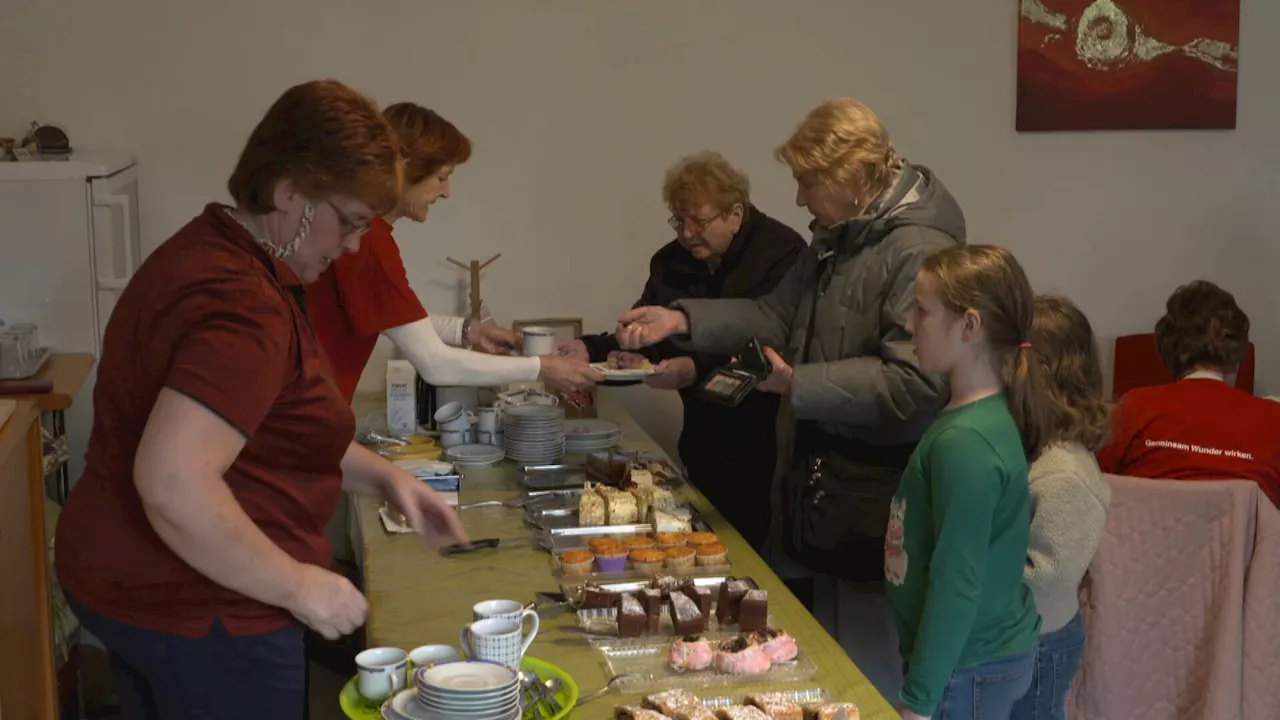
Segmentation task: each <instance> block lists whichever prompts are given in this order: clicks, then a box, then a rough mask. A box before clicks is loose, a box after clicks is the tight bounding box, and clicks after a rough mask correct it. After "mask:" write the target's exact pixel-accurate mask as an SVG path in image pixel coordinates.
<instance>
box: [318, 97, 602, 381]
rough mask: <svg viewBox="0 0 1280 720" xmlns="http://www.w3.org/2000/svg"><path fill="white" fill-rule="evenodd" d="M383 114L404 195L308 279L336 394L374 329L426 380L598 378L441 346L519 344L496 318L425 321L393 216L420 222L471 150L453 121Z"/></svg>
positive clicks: (410, 108) (564, 362) (577, 368)
mask: <svg viewBox="0 0 1280 720" xmlns="http://www.w3.org/2000/svg"><path fill="white" fill-rule="evenodd" d="M383 114H384V115H385V117H386V118H387V121H388V122H390V123H391V126H392V127H393V128H394V129H395V131H396V134H397V135H398V136H399V138H400V144H401V147H402V148H403V150H402V152H403V153H404V156H405V165H404V167H405V184H404V192H403V194H402V195H401V196H400V199H399V201H398V202H397V203H396V206H395V207H394V208H393V209H392V210H391V211H390V212H387V213H385V214H384V215H383V216H382V217H375V218H373V220H372V221H371V223H370V227H369V229H368V232H366V233H365V234H364V237H363V238H361V242H360V249H359V251H358V252H355V253H352V254H350V255H347V256H344V257H340V258H337V259H335V260H334V262H333V264H332V265H331V266H330V267H329V268H328V269H327V270H325V271H324V272H323V273H322V274H321V275H320V279H319V280H318V281H317V282H314V283H312V284H310V285H308V286H307V306H308V308H309V310H310V312H311V317H312V318H313V319H314V321H315V326H316V335H317V336H318V337H319V339H320V344H321V345H322V346H323V347H324V349H325V352H327V353H328V354H329V358H330V359H331V360H332V361H333V364H334V373H335V375H336V377H337V380H338V388H339V389H340V390H341V391H342V394H343V395H344V396H345V397H346V398H347V399H348V400H350V399H351V397H352V396H353V395H354V394H355V391H356V386H357V385H358V384H359V382H360V375H361V373H363V372H364V367H365V365H366V364H368V362H369V357H370V355H372V354H373V347H374V345H375V344H376V343H377V341H378V336H379V335H380V334H385V335H386V336H387V337H388V338H390V339H391V341H392V342H393V343H395V345H396V347H397V348H398V349H399V350H400V352H401V353H402V354H403V355H404V357H405V358H406V359H408V360H409V362H410V363H412V364H413V366H414V368H415V369H417V371H418V374H419V375H421V376H422V378H423V379H424V380H426V381H427V382H429V383H431V384H433V385H502V384H504V383H510V382H525V381H533V380H545V381H547V382H548V383H550V384H551V385H554V386H556V387H558V388H561V389H570V390H580V389H583V388H586V387H590V386H592V385H594V384H596V383H597V382H600V381H601V380H603V379H604V376H603V375H601V374H600V373H599V372H597V371H595V370H593V369H591V367H590V366H589V365H588V364H587V363H586V362H585V361H583V360H581V359H576V358H570V357H561V356H546V357H509V356H506V355H505V354H504V355H483V354H480V353H474V352H468V351H466V350H461V349H457V348H455V347H448V346H449V345H454V346H462V345H471V346H474V347H477V348H479V349H482V350H485V351H487V352H491V353H507V352H510V351H511V350H515V349H517V348H518V347H519V341H518V340H517V338H516V335H515V333H513V332H511V331H510V330H508V329H506V328H502V327H499V326H497V325H492V324H488V323H485V324H477V325H476V326H475V327H472V325H471V322H470V319H469V318H467V319H464V318H460V317H447V316H440V315H433V316H431V317H430V318H428V316H427V311H426V309H425V308H424V307H423V306H422V303H421V302H420V301H419V300H418V296H417V295H416V294H415V293H414V292H413V289H412V288H411V287H409V277H408V274H407V273H406V272H405V268H404V261H403V260H401V258H400V248H399V247H397V246H396V241H395V239H394V238H393V237H392V236H391V224H392V223H394V222H395V221H396V220H398V219H399V218H409V219H410V220H413V221H414V222H422V221H424V220H426V219H427V212H428V210H429V208H430V207H431V205H432V203H434V202H435V201H436V200H438V199H440V198H442V197H446V198H447V197H449V176H450V175H452V174H453V169H454V168H455V167H457V166H458V165H460V164H462V163H464V162H466V161H467V160H468V159H469V158H470V157H471V141H470V140H468V139H467V137H466V136H465V135H463V134H462V133H461V132H460V131H459V130H458V128H456V127H454V125H453V123H451V122H449V121H448V120H445V119H444V118H442V117H440V115H438V114H436V113H435V112H433V111H431V110H428V109H427V108H424V107H421V106H419V105H414V104H413V103H397V104H395V105H391V106H390V107H388V108H387V109H386V110H384V111H383ZM446 343H447V344H446Z"/></svg>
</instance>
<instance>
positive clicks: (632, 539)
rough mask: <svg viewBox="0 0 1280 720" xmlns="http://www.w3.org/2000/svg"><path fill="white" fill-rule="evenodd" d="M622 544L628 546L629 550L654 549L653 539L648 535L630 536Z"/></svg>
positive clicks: (623, 539)
mask: <svg viewBox="0 0 1280 720" xmlns="http://www.w3.org/2000/svg"><path fill="white" fill-rule="evenodd" d="M622 544H623V545H626V546H627V549H628V550H640V549H642V548H651V547H653V538H651V537H649V536H648V535H628V536H626V537H624V538H622Z"/></svg>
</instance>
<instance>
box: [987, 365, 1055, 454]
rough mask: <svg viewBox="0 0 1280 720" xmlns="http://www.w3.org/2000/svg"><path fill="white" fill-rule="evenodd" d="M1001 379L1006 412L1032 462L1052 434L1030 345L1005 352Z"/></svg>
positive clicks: (1046, 397)
mask: <svg viewBox="0 0 1280 720" xmlns="http://www.w3.org/2000/svg"><path fill="white" fill-rule="evenodd" d="M1003 354H1004V362H1003V367H1002V368H1001V373H1000V379H1001V380H1002V381H1004V388H1005V397H1007V398H1008V399H1009V412H1010V413H1011V414H1012V415H1013V421H1014V423H1016V424H1017V426H1018V432H1019V434H1021V435H1022V449H1023V450H1024V451H1025V452H1026V454H1027V458H1028V459H1034V458H1035V457H1036V456H1038V455H1039V454H1040V451H1041V450H1043V449H1044V446H1045V445H1046V444H1048V442H1049V438H1050V437H1051V436H1052V434H1053V416H1052V413H1051V412H1050V409H1051V404H1050V403H1051V398H1050V397H1049V392H1048V387H1047V385H1046V379H1045V377H1044V369H1043V368H1041V367H1040V363H1038V362H1036V361H1035V359H1034V358H1033V357H1032V355H1031V349H1030V344H1029V343H1022V344H1021V345H1017V346H1015V347H1013V348H1012V349H1011V350H1006V351H1004V353H1003Z"/></svg>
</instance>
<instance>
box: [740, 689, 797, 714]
mask: <svg viewBox="0 0 1280 720" xmlns="http://www.w3.org/2000/svg"><path fill="white" fill-rule="evenodd" d="M746 700H747V704H748V705H754V706H755V707H758V708H760V709H761V710H763V711H764V713H765V714H766V715H768V716H769V717H771V718H773V720H804V710H803V709H802V708H801V707H800V706H799V705H798V704H796V703H795V701H793V700H791V699H789V698H788V697H787V696H786V695H783V694H782V693H759V694H756V695H748V696H747V698H746Z"/></svg>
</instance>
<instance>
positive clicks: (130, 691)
mask: <svg viewBox="0 0 1280 720" xmlns="http://www.w3.org/2000/svg"><path fill="white" fill-rule="evenodd" d="M67 600H68V602H69V604H70V605H71V609H72V611H73V612H75V614H76V617H78V618H80V622H81V624H83V625H84V628H85V629H86V630H88V631H89V632H91V633H93V634H94V635H95V636H96V637H97V638H98V639H99V640H101V641H102V642H103V644H104V645H106V646H107V651H108V653H109V655H110V658H111V671H112V675H113V676H114V677H115V682H116V693H117V694H118V695H119V698H120V717H121V720H162V719H163V720H242V718H248V717H258V718H271V719H272V720H277V719H278V720H302V716H303V711H304V709H305V708H306V704H307V696H306V686H305V671H306V653H305V651H304V649H303V637H302V626H300V625H294V626H292V627H288V628H285V629H283V630H277V631H276V632H272V633H267V634H265V635H250V636H246V637H232V636H230V635H228V634H227V630H226V628H225V627H223V625H222V623H221V622H220V621H218V620H215V621H214V622H213V627H212V628H211V629H210V630H209V634H208V635H205V636H204V637H202V638H189V637H182V636H180V635H170V634H169V633H163V632H157V631H155V630H145V629H143V628H139V627H135V626H133V625H127V624H125V623H121V622H116V621H115V620H112V619H110V618H106V617H103V616H102V615H99V614H98V613H95V612H93V611H92V610H89V609H87V608H85V607H84V606H83V605H80V604H79V603H77V602H76V601H75V600H74V599H72V598H70V597H68V598H67Z"/></svg>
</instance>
